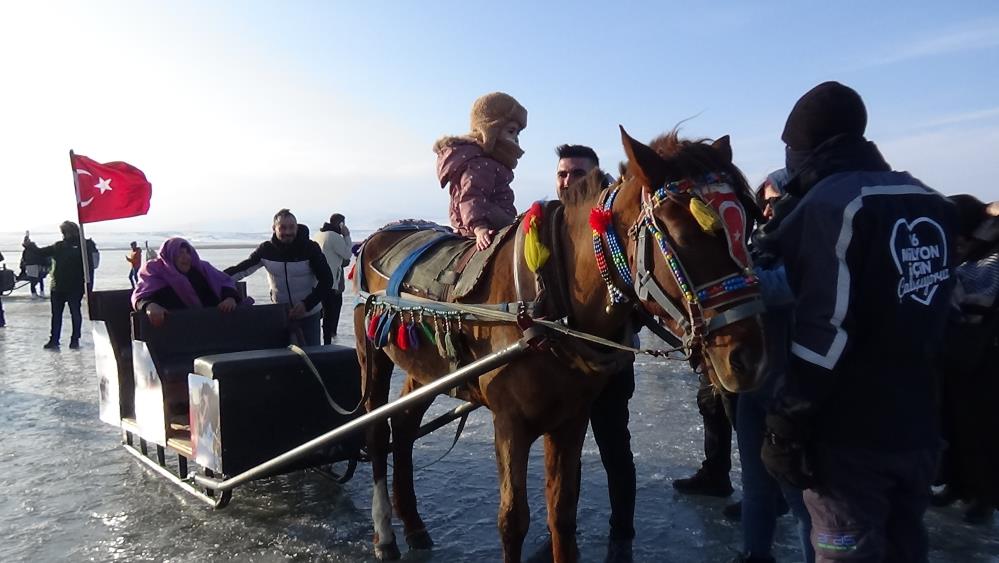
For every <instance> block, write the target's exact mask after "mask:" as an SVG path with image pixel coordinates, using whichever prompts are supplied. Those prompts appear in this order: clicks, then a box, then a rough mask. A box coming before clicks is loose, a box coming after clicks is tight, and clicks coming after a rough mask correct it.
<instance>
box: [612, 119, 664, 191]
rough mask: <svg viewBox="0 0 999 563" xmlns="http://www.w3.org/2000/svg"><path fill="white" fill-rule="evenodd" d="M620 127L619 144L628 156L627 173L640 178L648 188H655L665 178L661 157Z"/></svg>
mask: <svg viewBox="0 0 999 563" xmlns="http://www.w3.org/2000/svg"><path fill="white" fill-rule="evenodd" d="M618 127H620V128H621V144H623V145H624V155H625V156H626V157H628V175H629V176H632V177H634V178H637V179H639V180H641V181H642V182H643V183H644V184H645V185H646V186H648V187H649V188H652V189H654V188H656V187H658V186H659V185H660V184H662V183H663V182H664V181H665V180H666V172H665V169H664V166H663V164H664V163H663V159H662V158H661V157H660V156H659V155H658V154H656V151H654V150H652V149H651V148H649V147H648V146H646V145H644V144H642V143H640V142H638V141H636V140H635V139H632V138H631V135H628V132H627V131H625V130H624V127H622V126H621V125H618Z"/></svg>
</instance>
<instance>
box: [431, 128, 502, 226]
mask: <svg viewBox="0 0 999 563" xmlns="http://www.w3.org/2000/svg"><path fill="white" fill-rule="evenodd" d="M434 152H436V153H437V179H438V180H440V183H441V187H442V188H443V187H444V186H447V185H449V184H450V192H451V205H450V208H449V210H448V211H449V214H450V216H451V226H452V227H454V229H455V230H456V231H458V234H460V235H462V236H474V235H475V233H474V229H475V227H477V226H479V225H482V226H485V227H487V228H490V229H499V228H501V227H505V226H507V225H509V224H510V223H513V220H514V218H515V217H516V216H517V208H516V207H514V205H513V200H514V195H513V189H512V188H510V182H513V170H510V169H509V168H507V167H506V166H504V165H502V164H500V163H499V162H497V161H496V160H494V159H492V158H490V157H489V156H488V155H486V154H485V153H484V152H483V151H482V148H481V147H479V145H477V144H476V143H475V142H474V141H472V140H471V139H466V138H463V137H445V138H444V139H441V140H440V141H437V143H436V144H435V145H434Z"/></svg>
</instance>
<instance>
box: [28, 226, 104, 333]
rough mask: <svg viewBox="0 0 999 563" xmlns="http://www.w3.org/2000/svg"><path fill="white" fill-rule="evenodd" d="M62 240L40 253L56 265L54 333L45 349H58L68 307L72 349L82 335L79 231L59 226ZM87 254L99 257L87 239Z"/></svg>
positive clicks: (54, 277)
mask: <svg viewBox="0 0 999 563" xmlns="http://www.w3.org/2000/svg"><path fill="white" fill-rule="evenodd" d="M59 231H60V232H61V233H62V240H61V241H59V242H57V243H55V244H52V245H49V246H45V247H42V248H40V249H38V251H39V253H40V254H41V255H42V256H43V257H45V258H51V259H52V261H53V262H54V269H53V272H52V285H51V287H50V291H49V295H50V300H51V303H52V332H51V335H50V336H49V341H48V342H46V343H45V345H44V346H43V348H45V349H46V350H58V349H59V335H60V333H61V332H62V313H63V311H64V310H65V308H66V306H67V305H69V314H70V317H71V318H72V320H73V332H72V333H71V335H70V340H69V347H70V348H73V349H77V348H79V347H80V331H81V330H82V326H83V314H82V312H81V306H82V302H83V293H84V291H85V287H84V279H83V255H82V253H81V251H80V244H81V243H80V227H79V226H77V224H76V223H73V222H72V221H63V222H62V224H61V225H59ZM86 244H87V250H88V252H90V255H91V256H94V255H95V254H96V253H97V246H96V245H95V244H94V241H92V240H90V239H87V242H86Z"/></svg>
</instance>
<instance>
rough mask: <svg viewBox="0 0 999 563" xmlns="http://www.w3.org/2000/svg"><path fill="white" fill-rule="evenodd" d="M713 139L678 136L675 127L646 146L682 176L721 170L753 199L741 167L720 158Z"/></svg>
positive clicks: (737, 188)
mask: <svg viewBox="0 0 999 563" xmlns="http://www.w3.org/2000/svg"><path fill="white" fill-rule="evenodd" d="M712 142H713V141H712V139H681V138H680V135H679V130H677V129H674V130H672V131H670V132H668V133H665V134H663V135H660V136H659V137H656V139H655V140H653V141H652V143H651V144H650V145H649V147H651V148H652V150H654V151H655V152H656V154H658V155H659V156H661V157H662V158H663V159H665V160H667V161H668V162H669V163H670V165H671V166H673V167H674V168H675V169H677V170H678V171H679V173H680V175H681V176H682V177H683V178H692V179H696V178H698V177H699V176H703V175H705V174H708V173H710V172H724V173H725V174H726V175H728V177H729V179H730V180H732V182H733V184H734V185H733V186H732V188H733V189H735V190H736V191H737V192H740V193H741V194H743V195H745V196H747V197H748V198H750V200H752V199H753V192H752V189H751V188H750V187H749V182H748V181H747V180H746V177H745V176H744V175H743V174H742V171H741V170H739V169H738V168H737V167H736V166H735V165H734V164H732V163H731V162H725V161H724V160H723V159H722V158H720V156H719V154H718V151H717V150H715V149H714V148H713V147H712V146H711V144H712Z"/></svg>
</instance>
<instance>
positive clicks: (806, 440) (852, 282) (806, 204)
mask: <svg viewBox="0 0 999 563" xmlns="http://www.w3.org/2000/svg"><path fill="white" fill-rule="evenodd" d="M866 126H867V111H866V109H865V107H864V103H863V101H862V100H861V98H860V96H859V95H858V94H857V93H856V92H855V91H854V90H852V89H850V88H848V87H846V86H843V85H842V84H839V83H837V82H826V83H823V84H820V85H818V86H816V87H815V88H813V89H812V90H810V91H809V92H807V93H806V94H805V95H804V96H802V98H801V99H800V100H798V102H797V103H796V104H795V106H794V109H793V110H792V111H791V114H790V116H789V117H788V119H787V124H786V125H785V128H784V132H783V135H782V136H781V138H782V139H783V140H784V142H785V143H786V144H787V152H786V163H787V169H788V171H789V173H790V174H791V175H792V179H791V180H790V182H789V184H788V186H787V191H788V193H789V194H790V196H789V197H788V198H786V200H785V201H782V202H780V203H779V204H778V206H777V210H776V211H777V216H776V217H775V219H774V221H772V222H771V224H769V225H767V227H766V232H765V235H764V236H763V237H762V239H761V240H760V241H759V242H761V243H762V244H765V245H768V246H769V247H770V250H772V251H773V252H774V254H775V255H777V256H779V257H780V258H782V259H783V260H784V263H785V266H786V268H787V275H788V281H789V284H790V286H791V290H792V292H793V294H794V295H795V297H796V301H795V306H794V319H795V320H794V325H793V333H792V346H791V357H790V358H789V365H788V369H787V381H786V384H785V386H784V387H783V388H782V389H781V390H780V391H779V392H778V394H777V397H776V400H775V403H774V405H773V406H772V409H771V414H770V415H768V417H767V428H768V434H767V437H766V439H765V440H764V446H763V452H762V455H763V460H764V463H765V464H766V466H767V469H768V470H769V471H770V472H771V473H772V474H774V476H775V477H777V478H778V479H781V480H783V481H784V482H786V483H788V484H791V485H793V486H796V487H799V488H802V489H807V490H806V491H805V494H804V499H805V504H806V505H807V506H808V511H809V513H810V514H811V517H812V544H813V545H814V547H815V554H816V560H817V561H828V560H833V559H836V560H839V559H842V558H849V559H850V560H857V561H926V558H927V551H928V546H927V538H926V531H925V528H924V526H923V522H922V518H923V513H924V512H925V510H926V506H927V503H928V490H929V485H930V483H931V481H932V478H933V473H934V469H935V465H936V460H937V457H938V452H939V448H940V438H939V430H938V424H937V420H936V417H935V414H934V412H935V411H934V401H935V398H934V389H935V383H934V380H935V374H934V373H933V370H932V366H933V361H932V356H933V354H934V353H935V351H936V349H937V347H938V345H939V342H940V341H941V336H942V333H943V330H944V327H945V319H946V315H947V310H948V303H949V300H950V293H951V290H952V285H953V284H952V280H951V275H950V273H951V266H952V264H953V246H954V237H953V233H954V228H955V219H956V216H955V211H954V209H953V207H952V205H951V204H950V203H949V202H948V201H947V200H946V199H945V198H943V197H942V196H941V195H940V194H938V193H937V192H935V191H933V190H931V189H930V188H928V187H926V186H925V185H923V184H922V183H921V182H920V181H919V180H916V179H915V178H913V177H912V176H910V175H909V174H907V173H904V172H894V171H892V170H891V168H890V167H889V165H888V163H887V162H885V160H884V158H883V157H882V156H881V154H880V152H878V149H877V147H876V146H875V145H874V143H871V142H870V141H868V140H866V139H865V138H864V130H865V129H866Z"/></svg>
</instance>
